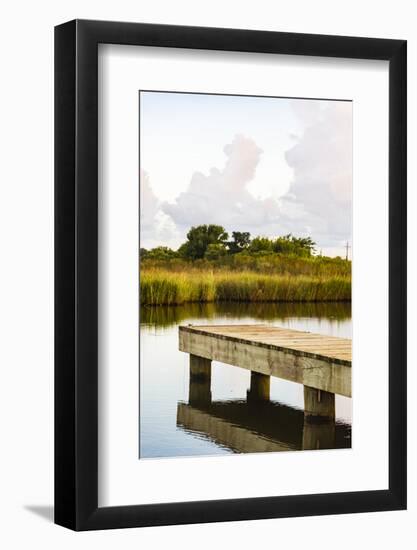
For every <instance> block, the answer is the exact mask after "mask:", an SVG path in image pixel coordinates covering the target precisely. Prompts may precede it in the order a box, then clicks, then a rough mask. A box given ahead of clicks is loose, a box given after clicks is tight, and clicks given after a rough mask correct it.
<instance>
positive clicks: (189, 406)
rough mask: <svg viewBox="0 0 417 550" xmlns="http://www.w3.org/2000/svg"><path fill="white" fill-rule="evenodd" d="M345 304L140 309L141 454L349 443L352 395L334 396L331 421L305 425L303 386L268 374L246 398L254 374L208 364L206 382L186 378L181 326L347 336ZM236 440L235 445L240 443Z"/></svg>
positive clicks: (190, 453)
mask: <svg viewBox="0 0 417 550" xmlns="http://www.w3.org/2000/svg"><path fill="white" fill-rule="evenodd" d="M350 315H351V312H350V304H349V303H317V304H315V303H310V304H305V303H300V304H291V303H289V304H285V303H275V304H265V303H255V304H254V303H249V304H247V303H243V304H242V303H220V304H188V305H186V306H176V307H153V308H142V309H141V327H140V449H139V455H140V458H156V457H178V456H208V455H219V454H220V455H222V454H229V453H236V452H266V451H268V450H273V451H278V450H300V449H312V448H314V449H315V448H320V449H322V448H329V447H336V448H341V447H349V446H350V444H351V440H350V424H351V400H350V399H348V398H343V397H341V396H336V423H335V424H334V425H333V426H323V425H321V426H320V425H308V426H306V425H305V423H304V413H303V408H304V397H303V386H302V385H301V384H294V383H292V382H287V381H285V380H282V379H278V378H274V377H272V378H271V379H270V388H269V396H268V397H269V399H267V400H263V401H262V402H256V401H253V400H251V396H250V394H249V395H248V392H250V388H251V373H250V372H249V371H247V370H244V369H240V368H238V367H234V366H230V365H225V364H222V363H216V362H213V363H212V377H211V382H210V386H209V389H208V391H209V393H208V391H207V387H206V388H204V387H203V386H204V385H203V386H201V385H200V386H198V385H196V380H194V381H192V380H191V381H190V367H189V356H188V354H185V353H182V352H180V351H179V350H178V325H180V324H188V323H190V324H233V323H236V324H260V323H261V324H271V325H275V326H281V327H288V328H294V329H298V330H308V331H311V332H317V333H322V334H328V335H333V336H341V337H347V338H351V317H350ZM239 441H240V443H239Z"/></svg>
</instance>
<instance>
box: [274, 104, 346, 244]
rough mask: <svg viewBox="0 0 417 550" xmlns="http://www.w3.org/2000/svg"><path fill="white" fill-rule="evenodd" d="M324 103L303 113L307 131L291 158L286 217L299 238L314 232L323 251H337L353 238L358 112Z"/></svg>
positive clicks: (284, 201) (288, 155) (284, 206)
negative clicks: (333, 248) (326, 248)
mask: <svg viewBox="0 0 417 550" xmlns="http://www.w3.org/2000/svg"><path fill="white" fill-rule="evenodd" d="M318 103H319V102H316V104H315V105H314V102H308V103H306V104H305V105H304V107H303V109H300V108H299V107H297V108H298V109H299V110H298V112H297V114H298V116H300V117H301V118H302V120H303V122H304V123H305V124H306V129H305V131H304V134H303V135H302V136H301V137H300V138H299V140H298V141H297V143H296V144H295V145H294V146H293V147H292V148H291V149H289V150H288V151H287V152H286V155H285V156H286V160H287V162H288V164H289V166H290V167H291V168H292V169H293V172H294V178H293V180H292V182H291V184H290V188H289V191H288V193H287V194H286V195H285V196H284V197H283V199H282V201H281V205H282V214H283V216H285V217H286V218H292V219H293V221H294V226H295V227H296V228H297V229H294V230H293V231H294V232H300V233H307V232H308V230H309V231H310V233H311V234H312V236H313V238H314V239H315V240H317V241H318V242H320V244H321V245H322V246H335V245H339V244H341V243H342V241H344V240H347V239H350V236H351V223H352V219H351V206H352V111H351V103H348V102H328V103H327V104H326V106H325V107H324V108H323V107H322V108H320V109H318V108H317V105H318ZM296 104H298V102H296V103H295V105H296ZM309 105H312V108H311V109H309Z"/></svg>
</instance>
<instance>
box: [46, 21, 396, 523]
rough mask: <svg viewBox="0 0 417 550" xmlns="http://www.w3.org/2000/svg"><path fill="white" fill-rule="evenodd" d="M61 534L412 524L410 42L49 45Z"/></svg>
mask: <svg viewBox="0 0 417 550" xmlns="http://www.w3.org/2000/svg"><path fill="white" fill-rule="evenodd" d="M55 197H56V199H55V267H56V272H55V303H56V310H55V522H56V523H57V524H60V525H63V526H65V527H68V528H71V529H74V530H91V529H107V528H123V527H140V526H155V525H168V524H178V523H199V522H215V521H236V520H248V519H261V518H278V517H289V516H307V515H323V514H340V513H353V512H371V511H382V510H401V509H405V507H406V42H405V41H404V40H386V39H377V38H356V37H340V36H320V35H306V34H288V33H280V32H264V31H262V32H261V31H248V30H238V29H218V28H196V27H178V26H164V25H150V24H142V23H116V22H105V21H80V20H76V21H70V22H68V23H65V24H63V25H60V26H58V27H56V29H55Z"/></svg>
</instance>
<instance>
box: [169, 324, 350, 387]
mask: <svg viewBox="0 0 417 550" xmlns="http://www.w3.org/2000/svg"><path fill="white" fill-rule="evenodd" d="M179 336H180V350H181V351H184V352H188V353H190V354H192V355H195V356H197V357H203V358H206V359H209V360H214V361H220V362H223V363H227V364H230V365H235V366H238V367H241V368H245V369H248V370H251V371H252V372H258V373H261V374H264V375H267V376H277V377H280V378H284V379H286V380H290V381H293V382H298V383H301V384H304V385H305V386H309V387H312V388H316V389H319V390H323V391H327V392H330V393H336V394H340V395H345V396H347V397H351V365H352V341H351V340H349V339H347V338H339V337H335V336H325V335H322V334H314V333H310V332H303V331H299V330H293V329H287V328H280V327H273V326H269V325H189V326H180V327H179Z"/></svg>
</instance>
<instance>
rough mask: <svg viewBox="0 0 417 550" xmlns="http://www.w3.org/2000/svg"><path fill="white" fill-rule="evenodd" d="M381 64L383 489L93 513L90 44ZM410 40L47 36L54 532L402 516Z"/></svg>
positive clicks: (213, 33) (94, 116)
mask: <svg viewBox="0 0 417 550" xmlns="http://www.w3.org/2000/svg"><path fill="white" fill-rule="evenodd" d="M106 43H107V44H109V43H111V44H124V45H146V46H160V47H170V48H174V47H175V48H193V49H203V50H213V51H214V50H224V51H240V52H259V53H270V54H290V55H304V56H305V55H308V56H322V57H337V58H356V59H374V60H387V61H388V62H389V402H388V403H387V406H388V407H389V488H388V489H387V490H377V491H358V492H347V493H334V494H305V495H296V496H274V497H261V498H244V499H229V500H215V501H211V500H210V501H199V502H181V503H168V504H144V505H136V506H117V507H98V498H97V494H98V473H97V472H98V467H97V464H98V448H97V435H98V408H97V405H98V391H97V388H98V351H97V335H98V329H97V326H98V315H97V307H98V291H97V277H98V250H97V246H98V205H97V199H98V151H97V146H98V132H97V128H98V108H97V105H98V76H97V73H98V70H97V69H98V65H97V53H98V44H106ZM406 46H407V44H406V41H404V40H386V39H374V38H356V37H342V36H322V35H311V34H293V33H280V32H264V31H252V30H237V29H221V28H199V27H182V26H165V25H150V24H142V23H118V22H106V21H85V20H74V21H70V22H68V23H64V24H62V25H59V26H57V27H56V28H55V523H57V524H59V525H63V526H65V527H68V528H70V529H74V530H77V531H78V530H91V529H108V528H123V527H140V526H155V525H169V524H184V523H201V522H216V521H236V520H250V519H261V518H280V517H289V516H310V515H324V514H341V513H352V512H371V511H385V510H402V509H405V508H406V454H407V453H406V429H407V424H406V406H407V405H406V137H407V132H406V114H407V107H406Z"/></svg>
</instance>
